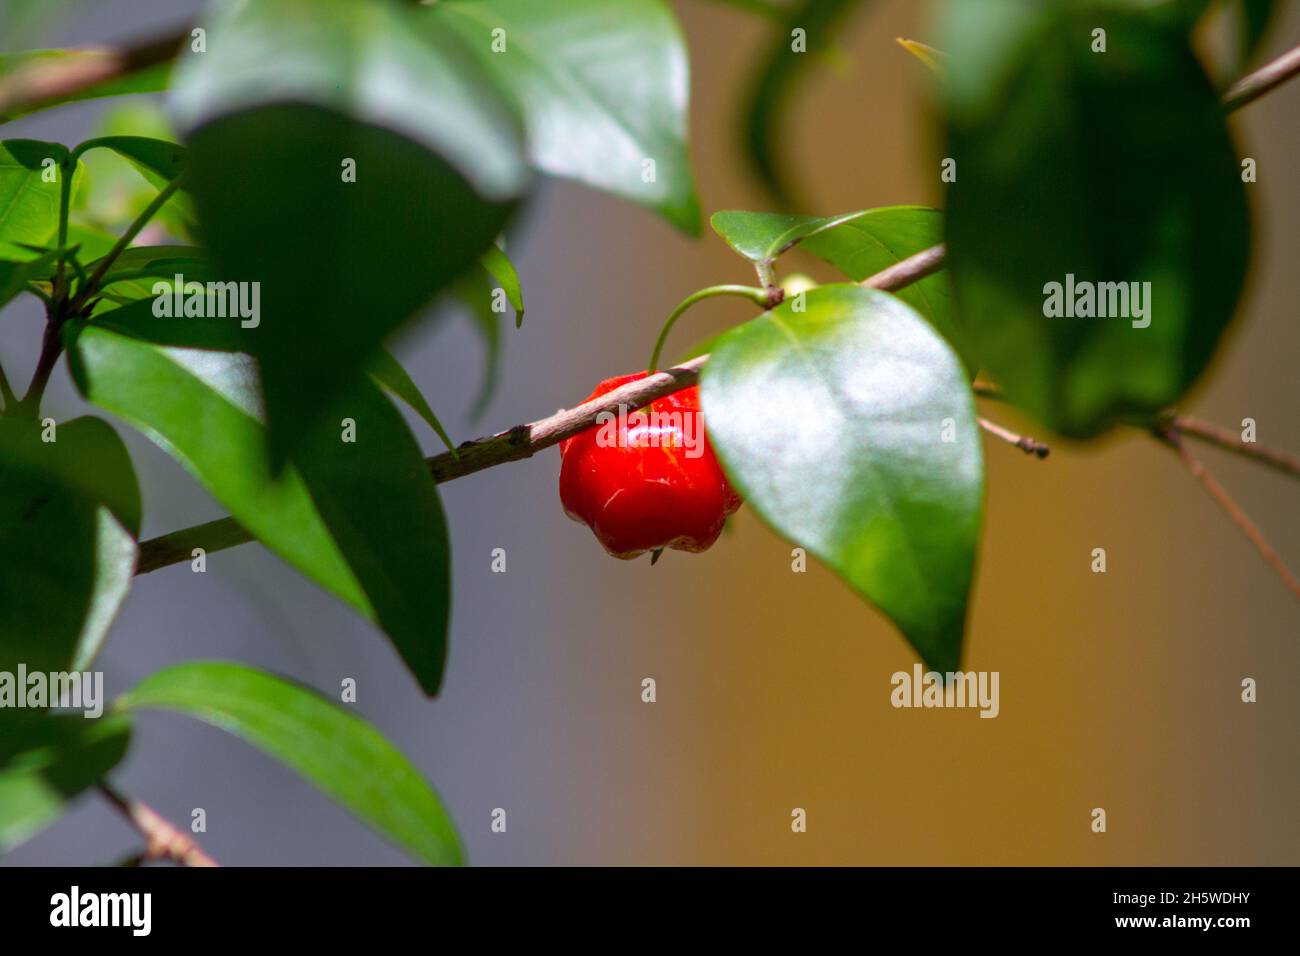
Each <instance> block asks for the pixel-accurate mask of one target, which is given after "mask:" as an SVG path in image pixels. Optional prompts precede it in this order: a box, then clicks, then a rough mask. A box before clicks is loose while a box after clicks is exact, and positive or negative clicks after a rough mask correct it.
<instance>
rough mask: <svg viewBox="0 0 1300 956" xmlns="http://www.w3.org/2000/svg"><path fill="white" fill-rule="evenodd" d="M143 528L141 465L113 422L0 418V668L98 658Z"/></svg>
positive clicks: (66, 666) (57, 665)
mask: <svg viewBox="0 0 1300 956" xmlns="http://www.w3.org/2000/svg"><path fill="white" fill-rule="evenodd" d="M44 439H52V440H44ZM139 530H140V492H139V489H138V487H137V485H136V480H135V471H134V469H133V468H132V467H131V460H130V457H129V456H128V455H127V452H126V448H125V446H123V444H122V441H121V439H120V438H118V436H117V433H116V432H114V431H113V429H112V428H111V427H110V426H109V425H108V424H106V423H105V422H103V421H100V420H99V419H97V418H77V419H74V420H72V421H69V422H64V423H62V424H59V425H57V426H53V425H47V424H41V423H36V422H28V421H22V420H17V419H13V418H5V419H0V541H3V542H4V547H3V548H2V549H0V671H10V672H12V671H13V670H14V669H15V667H16V666H17V665H18V664H19V663H23V664H25V665H26V666H27V667H28V669H29V670H34V671H35V670H40V671H52V670H54V671H62V670H77V669H80V668H81V667H83V666H85V665H86V664H87V663H89V661H90V660H91V659H92V658H94V656H95V654H96V653H97V652H98V650H99V647H100V645H101V644H102V643H103V640H104V638H105V637H106V636H107V634H108V630H109V627H110V626H111V625H112V621H113V618H114V617H115V616H116V614H117V611H118V608H119V607H120V606H121V604H122V601H123V599H125V597H126V594H127V591H128V590H129V589H130V586H131V578H132V576H133V574H134V572H135V557H136V544H135V538H136V535H138V534H139Z"/></svg>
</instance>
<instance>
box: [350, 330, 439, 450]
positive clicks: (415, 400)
mask: <svg viewBox="0 0 1300 956" xmlns="http://www.w3.org/2000/svg"><path fill="white" fill-rule="evenodd" d="M366 370H367V371H368V372H369V373H370V377H371V378H373V379H374V380H375V381H376V382H378V383H379V384H380V385H382V386H383V387H384V388H386V389H388V390H389V391H390V392H392V393H393V394H394V395H396V396H397V397H398V398H400V399H401V400H402V401H404V402H405V403H406V404H407V405H409V406H411V408H412V409H413V410H414V411H415V413H416V414H417V415H419V416H420V417H421V418H423V419H424V421H425V423H426V424H427V425H428V426H429V427H430V428H432V429H433V430H434V431H435V432H436V433H437V435H438V437H439V438H441V439H442V443H443V444H444V445H446V446H447V450H448V451H450V452H451V453H452V454H453V455H454V454H456V446H455V445H453V444H452V441H451V439H450V438H449V437H448V436H447V431H446V429H444V428H443V427H442V422H440V421H438V416H437V415H435V414H434V413H433V409H432V408H430V407H429V403H428V402H427V401H425V398H424V395H423V394H422V393H421V392H420V387H419V386H418V385H416V384H415V383H414V382H413V381H411V376H409V375H407V374H406V369H404V368H402V363H401V362H399V361H397V359H395V358H394V357H393V353H392V352H390V351H388V349H380V350H379V351H378V352H376V353H375V354H374V356H373V357H372V358H371V359H370V364H369V365H368V366H367V369H366Z"/></svg>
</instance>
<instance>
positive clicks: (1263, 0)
mask: <svg viewBox="0 0 1300 956" xmlns="http://www.w3.org/2000/svg"><path fill="white" fill-rule="evenodd" d="M1230 2H1233V3H1235V6H1236V10H1237V72H1238V73H1244V72H1245V71H1246V70H1247V69H1248V68H1249V66H1250V64H1251V63H1252V62H1254V60H1255V58H1256V56H1257V55H1258V54H1259V51H1260V48H1261V47H1262V46H1263V45H1264V41H1265V40H1266V39H1267V38H1268V34H1269V31H1270V30H1271V29H1272V27H1273V25H1274V24H1275V23H1276V22H1277V18H1278V13H1279V12H1280V11H1281V9H1282V5H1281V4H1280V3H1278V2H1277V0H1230Z"/></svg>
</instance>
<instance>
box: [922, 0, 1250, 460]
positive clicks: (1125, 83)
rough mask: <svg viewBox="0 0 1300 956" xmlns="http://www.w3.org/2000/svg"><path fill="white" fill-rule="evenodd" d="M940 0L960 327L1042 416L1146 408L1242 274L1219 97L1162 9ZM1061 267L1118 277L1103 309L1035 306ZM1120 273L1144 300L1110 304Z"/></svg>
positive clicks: (1160, 395)
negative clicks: (1072, 312) (1153, 13)
mask: <svg viewBox="0 0 1300 956" xmlns="http://www.w3.org/2000/svg"><path fill="white" fill-rule="evenodd" d="M946 10H947V17H946V20H945V23H946V29H947V34H948V36H947V40H946V42H944V43H943V44H942V46H943V48H944V49H946V50H948V52H949V74H948V75H949V80H950V81H949V84H948V98H949V103H948V111H949V126H948V139H949V145H948V150H949V155H951V156H952V157H954V158H955V160H956V172H957V180H956V182H955V183H953V184H952V186H951V187H950V190H949V198H948V211H947V216H948V270H949V273H950V275H951V281H952V287H953V292H954V296H955V305H956V309H955V315H956V317H957V320H958V326H959V329H960V334H961V337H962V339H963V340H964V341H967V342H969V343H970V344H971V346H972V347H973V348H974V350H975V352H976V353H977V354H978V355H979V357H980V359H981V361H982V363H983V364H984V365H985V367H987V368H988V369H989V370H991V372H992V373H993V375H994V377H995V378H996V379H997V380H998V381H999V382H1000V383H1001V384H1002V385H1003V386H1004V387H1005V388H1006V390H1007V393H1008V395H1009V396H1010V397H1011V398H1012V400H1013V401H1016V402H1017V403H1018V404H1020V405H1022V406H1023V407H1024V408H1025V409H1026V410H1027V411H1029V412H1031V413H1032V414H1033V415H1035V416H1036V417H1037V418H1039V419H1040V420H1041V421H1043V422H1044V423H1046V424H1047V425H1048V426H1050V427H1051V428H1053V429H1055V430H1057V431H1058V432H1061V433H1063V434H1066V435H1070V436H1073V437H1078V438H1087V437H1090V436H1094V435H1097V434H1099V433H1101V432H1103V431H1105V430H1106V429H1107V428H1108V427H1110V426H1111V425H1112V424H1114V423H1116V422H1118V421H1123V420H1129V419H1139V420H1140V419H1145V418H1147V417H1148V416H1150V415H1151V414H1153V413H1155V412H1157V411H1158V410H1159V409H1161V408H1163V407H1165V406H1166V405H1168V404H1170V403H1172V402H1174V401H1176V400H1177V399H1178V398H1180V397H1181V396H1182V395H1183V393H1184V392H1185V391H1186V390H1187V388H1188V387H1189V386H1190V385H1191V384H1192V383H1193V382H1194V381H1195V380H1196V379H1197V377H1198V376H1199V375H1200V374H1201V372H1202V371H1203V370H1204V369H1205V367H1206V364H1207V363H1208V362H1209V360H1210V357H1211V356H1212V354H1213V353H1214V350H1215V347H1216V345H1217V344H1218V341H1219V338H1220V336H1221V335H1222V333H1223V331H1224V329H1225V328H1226V327H1227V325H1228V323H1229V321H1230V320H1231V318H1232V314H1233V311H1234V308H1235V306H1236V303H1237V297H1238V294H1239V293H1240V291H1241V287H1242V282H1243V280H1244V277H1245V271H1246V259H1247V249H1248V246H1249V238H1250V236H1249V221H1248V216H1247V209H1246V200H1245V190H1244V186H1243V184H1242V181H1241V175H1240V172H1241V171H1240V168H1239V167H1238V164H1237V158H1236V155H1235V153H1234V150H1233V146H1232V142H1231V139H1230V137H1229V135H1228V131H1227V128H1226V127H1225V125H1224V119H1223V116H1222V109H1221V107H1220V104H1219V98H1218V95H1217V94H1216V92H1215V90H1214V89H1213V88H1212V86H1211V85H1210V82H1209V80H1208V79H1207V78H1206V76H1205V74H1204V72H1203V71H1202V69H1201V66H1200V64H1199V63H1198V62H1197V60H1196V57H1195V56H1194V55H1193V54H1192V52H1191V50H1190V49H1189V48H1188V45H1187V42H1188V41H1187V37H1186V35H1185V31H1184V30H1183V29H1182V28H1181V27H1179V26H1178V25H1176V24H1175V25H1173V26H1162V25H1161V24H1160V21H1159V20H1157V19H1153V18H1151V17H1147V16H1143V15H1139V14H1132V13H1125V12H1124V11H1121V10H1116V9H1113V5H1107V4H1105V3H1101V4H1097V3H1074V4H1066V5H1061V4H1032V5H1031V4H1022V3H1017V2H1013V0H988V2H985V0H980V2H975V0H952V2H950V3H949V4H948V6H947V8H946ZM1096 28H1102V29H1105V30H1106V31H1107V52H1106V53H1104V54H1099V53H1093V52H1092V50H1091V33H1092V31H1093V30H1094V29H1096ZM1071 277H1073V278H1071ZM1076 280H1077V281H1078V282H1086V283H1090V284H1100V283H1115V284H1119V283H1122V284H1123V286H1122V287H1121V286H1119V285H1116V286H1114V287H1112V291H1113V292H1114V293H1115V294H1114V296H1113V301H1110V300H1111V299H1112V296H1111V295H1110V294H1107V299H1108V305H1109V306H1111V308H1108V312H1109V313H1110V315H1111V316H1112V317H1109V318H1101V317H1091V318H1089V317H1067V315H1068V314H1069V313H1067V314H1066V315H1060V316H1049V315H1047V314H1045V313H1046V312H1048V311H1053V310H1054V309H1055V306H1053V304H1052V298H1056V299H1058V300H1059V299H1061V298H1064V296H1063V295H1061V293H1063V292H1064V287H1065V286H1066V285H1067V284H1068V283H1070V282H1074V281H1076ZM1053 283H1056V284H1058V285H1057V286H1053V285H1052V284H1053ZM1130 283H1150V285H1149V286H1143V285H1141V284H1139V285H1137V286H1130V285H1129V284H1130ZM1121 288H1122V289H1123V291H1125V292H1130V293H1131V291H1132V290H1133V289H1136V290H1137V291H1138V292H1139V293H1142V297H1141V306H1142V308H1140V309H1139V308H1136V307H1135V306H1136V303H1135V302H1133V301H1130V302H1128V308H1127V310H1125V309H1124V302H1123V301H1121V300H1120V299H1119V297H1118V291H1119V290H1120V289H1121ZM1144 289H1149V295H1148V294H1145V293H1144V292H1143V290H1144ZM1103 291H1105V290H1103ZM1054 292H1055V293H1057V294H1056V295H1055V296H1054V295H1053V293H1054ZM1126 298H1128V296H1126ZM1060 304H1061V305H1062V307H1063V303H1060ZM1071 304H1073V303H1071ZM1094 308H1095V303H1094ZM1116 311H1119V312H1125V311H1127V315H1121V316H1119V317H1114V316H1115V312H1116ZM1141 313H1145V315H1144V316H1143V315H1142V314H1141ZM1135 323H1136V324H1135Z"/></svg>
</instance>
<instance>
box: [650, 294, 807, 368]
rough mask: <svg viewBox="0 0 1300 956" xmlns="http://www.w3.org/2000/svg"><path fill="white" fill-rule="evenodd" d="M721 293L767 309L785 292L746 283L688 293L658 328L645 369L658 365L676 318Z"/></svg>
mask: <svg viewBox="0 0 1300 956" xmlns="http://www.w3.org/2000/svg"><path fill="white" fill-rule="evenodd" d="M722 295H735V296H741V297H742V298H746V299H749V300H750V301H751V302H754V303H756V304H757V305H761V306H763V307H764V308H768V309H770V308H772V307H773V306H775V305H777V304H779V303H780V302H781V300H782V299H783V298H785V293H783V292H782V291H781V290H780V289H775V290H773V289H759V288H755V287H754V286H748V285H713V286H709V287H708V288H707V289H701V290H700V291H699V292H694V293H692V294H690V295H688V296H687V297H686V298H685V299H683V300H682V301H681V302H679V303H678V304H677V308H675V309H673V311H672V312H671V313H669V315H668V321H666V322H665V323H664V326H663V328H662V329H660V330H659V338H658V339H657V340H656V341H655V347H654V351H653V352H651V353H650V365H649V366H648V367H647V371H649V372H654V370H655V369H657V368H658V367H659V356H660V354H661V353H662V352H663V349H664V343H666V342H667V341H668V334H669V333H670V332H672V330H673V326H674V325H676V324H677V320H678V319H680V318H681V317H682V314H683V313H685V312H686V310H687V309H689V308H690V307H691V306H693V305H694V304H695V303H697V302H702V301H704V300H705V299H712V298H716V297H717V296H722ZM774 300H775V301H774Z"/></svg>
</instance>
